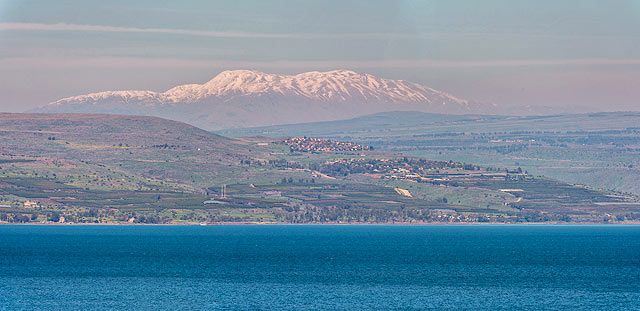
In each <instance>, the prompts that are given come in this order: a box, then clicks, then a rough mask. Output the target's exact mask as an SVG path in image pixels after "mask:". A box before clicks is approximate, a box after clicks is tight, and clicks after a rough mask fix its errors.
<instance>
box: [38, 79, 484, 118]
mask: <svg viewBox="0 0 640 311" xmlns="http://www.w3.org/2000/svg"><path fill="white" fill-rule="evenodd" d="M481 108H483V106H482V105H481V104H478V103H474V102H471V101H469V100H466V99H461V98H458V97H455V96H453V95H451V94H449V93H446V92H443V91H439V90H436V89H433V88H430V87H427V86H423V85H420V84H417V83H413V82H408V81H405V80H391V79H384V78H379V77H376V76H373V75H370V74H361V73H357V72H354V71H350V70H332V71H327V72H318V71H311V72H305V73H300V74H297V75H281V74H268V73H263V72H260V71H255V70H227V71H223V72H221V73H220V74H218V75H217V76H215V77H214V78H213V79H211V80H209V81H207V82H205V83H203V84H185V85H179V86H176V87H173V88H171V89H169V90H167V91H165V92H154V91H147V90H128V91H105V92H98V93H91V94H86V95H79V96H72V97H67V98H63V99H60V100H57V101H54V102H52V103H49V104H48V105H45V106H43V107H40V108H37V109H35V110H33V112H60V113H70V112H73V113H116V114H134V115H151V116H158V117H165V118H169V119H174V120H177V121H183V122H186V123H190V124H193V125H196V126H199V127H202V128H204V129H208V130H214V129H223V128H237V127H248V126H266V125H276V124H284V123H301V122H313V121H331V120H339V119H345V118H349V117H356V116H360V115H366V114H369V113H372V112H383V111H393V110H418V111H423V112H441V113H453V114H460V113H473V112H478V111H481V110H482V109H481Z"/></svg>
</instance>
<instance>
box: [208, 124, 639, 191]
mask: <svg viewBox="0 0 640 311" xmlns="http://www.w3.org/2000/svg"><path fill="white" fill-rule="evenodd" d="M639 127H640V113H637V112H618V113H592V114H581V115H555V116H529V117H505V116H482V115H468V116H452V115H438V114H426V113H419V112H416V113H406V112H392V113H379V114H375V115H371V116H365V117H360V118H355V119H351V120H344V121H334V122H320V123H307V124H293V125H283V126H273V127H262V128H249V129H234V130H226V131H220V133H222V134H224V135H229V136H236V135H265V136H272V137H278V136H285V135H293V136H314V137H329V138H336V139H346V140H352V141H355V142H358V143H362V144H369V145H373V146H375V147H378V148H380V149H383V150H388V151H396V152H403V153H406V154H410V155H414V156H420V157H425V158H429V159H436V160H454V161H460V162H466V163H474V164H478V165H484V166H496V167H507V168H516V167H518V166H519V167H522V168H523V169H526V170H528V171H529V172H531V173H533V174H537V175H545V176H550V177H553V178H556V179H559V180H563V181H567V182H571V183H580V184H585V185H589V186H593V187H599V188H605V189H612V190H617V191H628V192H633V193H635V194H640V135H639V134H638V128H639ZM498 140H502V142H497V141H498ZM519 140H520V141H519ZM531 140H534V141H535V142H532V141H531ZM491 141H493V142H491ZM500 148H502V150H501V149H500Z"/></svg>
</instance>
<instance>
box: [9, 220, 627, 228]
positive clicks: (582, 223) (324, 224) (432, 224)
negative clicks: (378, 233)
mask: <svg viewBox="0 0 640 311" xmlns="http://www.w3.org/2000/svg"><path fill="white" fill-rule="evenodd" d="M2 225H17V226H201V227H206V226H283V225H284V226H486V225H491V226H520V225H535V226H539V225H547V226H572V225H575V226H580V225H583V226H584V225H591V226H603V225H610V226H625V225H640V221H629V222H611V223H603V222H522V223H503V222H486V223H479V222H424V223H410V222H388V223H362V222H354V223H332V222H327V223H286V222H221V223H166V224H142V223H138V224H134V223H119V222H105V223H71V222H69V223H59V222H38V223H11V222H0V226H2Z"/></svg>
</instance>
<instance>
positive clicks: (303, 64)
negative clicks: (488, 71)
mask: <svg viewBox="0 0 640 311" xmlns="http://www.w3.org/2000/svg"><path fill="white" fill-rule="evenodd" d="M0 65H2V66H3V67H5V68H27V67H36V68H39V67H86V68H101V67H108V68H114V67H128V68H131V67H134V68H146V67H154V68H204V67H209V68H228V69H245V68H274V69H278V68H282V69H309V68H483V67H486V68H500V67H545V66H546V67H560V66H574V67H588V66H630V65H631V66H637V65H640V58H626V59H616V58H587V59H522V60H470V61H458V60H426V59H423V60H393V59H389V60H362V61H343V60H322V61H320V60H318V61H313V60H312V61H237V60H234V61H225V60H198V59H179V58H137V57H95V58H42V57H16V58H4V59H0ZM0 71H1V70H0Z"/></svg>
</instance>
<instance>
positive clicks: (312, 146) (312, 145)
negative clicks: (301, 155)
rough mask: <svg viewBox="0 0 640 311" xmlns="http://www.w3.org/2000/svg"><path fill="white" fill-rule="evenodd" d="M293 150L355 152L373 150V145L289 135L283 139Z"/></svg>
mask: <svg viewBox="0 0 640 311" xmlns="http://www.w3.org/2000/svg"><path fill="white" fill-rule="evenodd" d="M283 143H284V144H285V145H287V146H289V149H290V150H291V151H292V152H315V153H317V152H345V151H346V152H353V151H365V150H373V147H370V146H362V145H358V144H356V143H352V142H341V141H336V140H331V139H327V138H313V137H302V138H301V137H289V138H287V139H285V140H284V141H283Z"/></svg>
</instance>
